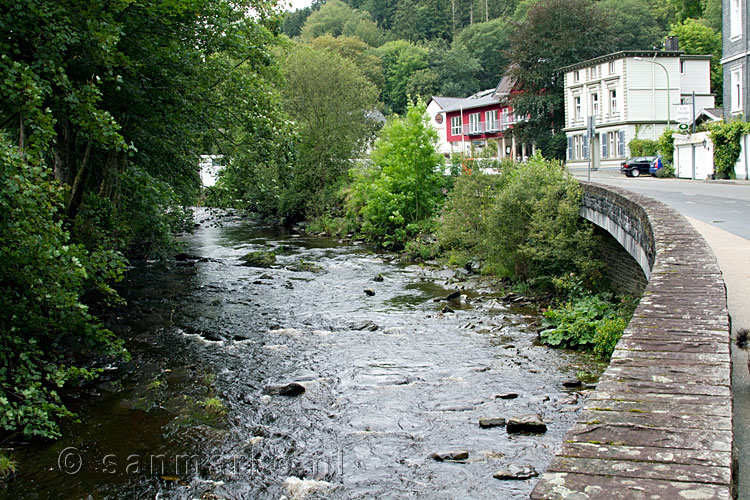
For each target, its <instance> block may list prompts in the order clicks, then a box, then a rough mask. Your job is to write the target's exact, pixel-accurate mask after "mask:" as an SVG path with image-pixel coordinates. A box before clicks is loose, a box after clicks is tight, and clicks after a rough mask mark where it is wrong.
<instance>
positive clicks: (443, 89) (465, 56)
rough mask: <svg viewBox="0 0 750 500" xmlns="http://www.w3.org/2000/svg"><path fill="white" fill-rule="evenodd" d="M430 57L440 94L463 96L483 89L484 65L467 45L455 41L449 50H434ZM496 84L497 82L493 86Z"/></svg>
mask: <svg viewBox="0 0 750 500" xmlns="http://www.w3.org/2000/svg"><path fill="white" fill-rule="evenodd" d="M430 58H431V59H432V61H433V67H434V68H435V71H436V73H437V75H438V78H439V82H440V85H439V89H440V95H444V96H458V97H463V96H468V95H471V94H473V93H475V92H478V91H479V90H481V88H480V86H479V85H480V83H479V77H480V76H481V75H482V74H483V71H482V65H481V64H480V63H479V61H478V60H477V59H476V58H474V57H472V55H471V53H470V52H469V51H468V50H467V49H466V47H464V46H462V45H461V44H459V43H453V45H452V46H451V48H450V49H448V50H438V51H433V52H432V53H431V55H430ZM495 85H497V82H495V83H493V84H492V85H491V86H492V87H494V86H495Z"/></svg>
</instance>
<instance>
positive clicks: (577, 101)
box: [573, 96, 581, 121]
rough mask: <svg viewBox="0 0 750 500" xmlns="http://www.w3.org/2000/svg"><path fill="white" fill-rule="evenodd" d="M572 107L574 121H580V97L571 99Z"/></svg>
mask: <svg viewBox="0 0 750 500" xmlns="http://www.w3.org/2000/svg"><path fill="white" fill-rule="evenodd" d="M573 105H574V107H575V114H574V115H573V116H575V120H576V121H578V120H580V119H581V96H576V97H574V98H573Z"/></svg>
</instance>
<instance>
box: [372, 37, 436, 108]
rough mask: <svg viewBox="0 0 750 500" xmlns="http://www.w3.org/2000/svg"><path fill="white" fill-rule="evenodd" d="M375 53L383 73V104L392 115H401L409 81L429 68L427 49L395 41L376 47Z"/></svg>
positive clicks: (402, 41)
mask: <svg viewBox="0 0 750 500" xmlns="http://www.w3.org/2000/svg"><path fill="white" fill-rule="evenodd" d="M375 53H376V54H377V55H378V57H380V59H381V60H382V61H383V71H384V72H385V86H384V88H383V94H382V99H383V103H384V104H385V106H386V108H387V109H389V110H391V111H393V112H394V113H403V112H404V111H406V103H407V92H408V89H409V88H410V79H411V78H412V77H414V76H415V75H416V74H417V72H419V71H420V70H426V69H429V67H430V58H429V55H430V52H429V49H427V48H426V47H422V46H418V45H416V44H414V43H412V42H408V41H406V40H395V41H392V42H388V43H386V44H384V45H383V46H381V47H378V48H377V50H376V51H375Z"/></svg>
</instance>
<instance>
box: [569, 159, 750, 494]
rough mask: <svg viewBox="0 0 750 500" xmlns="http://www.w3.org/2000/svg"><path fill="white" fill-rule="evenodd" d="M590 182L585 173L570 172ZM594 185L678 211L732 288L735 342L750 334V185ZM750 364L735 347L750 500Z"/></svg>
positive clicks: (738, 420)
mask: <svg viewBox="0 0 750 500" xmlns="http://www.w3.org/2000/svg"><path fill="white" fill-rule="evenodd" d="M570 171H571V173H572V174H573V175H575V176H576V177H578V178H579V179H587V178H588V177H589V173H588V171H587V170H586V169H570ZM591 181H592V182H597V183H600V184H606V185H610V186H618V187H621V188H624V189H628V190H630V191H634V192H637V193H640V194H644V195H646V196H650V197H651V198H655V199H657V200H660V201H662V202H664V203H665V204H667V205H669V206H671V207H673V208H674V209H676V210H677V211H678V212H680V213H681V214H683V215H684V216H685V217H687V219H688V220H689V221H690V222H691V223H692V224H693V226H694V227H695V228H696V229H697V230H698V232H699V233H701V234H702V235H703V237H704V239H705V240H706V242H707V243H708V244H709V245H710V246H711V248H712V250H713V251H714V254H715V255H716V259H717V261H718V263H719V267H720V268H721V271H722V274H723V276H724V282H725V283H726V287H727V307H728V309H729V314H730V315H731V316H732V337H733V338H736V334H737V330H739V329H741V328H748V329H750V181H742V180H740V181H723V180H722V181H693V180H685V179H657V178H654V177H650V176H641V177H637V178H630V177H625V175H623V174H620V173H619V169H603V170H599V171H596V172H591ZM749 370H750V364H748V353H747V352H746V351H743V350H742V349H739V348H738V347H737V346H736V345H735V344H734V342H733V343H732V399H733V407H734V422H733V425H734V445H735V457H736V460H737V463H738V471H737V473H736V476H735V478H736V480H737V498H738V499H750V372H749Z"/></svg>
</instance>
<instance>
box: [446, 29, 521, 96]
mask: <svg viewBox="0 0 750 500" xmlns="http://www.w3.org/2000/svg"><path fill="white" fill-rule="evenodd" d="M510 32H511V24H510V23H509V22H508V21H506V20H505V19H501V18H499V19H494V20H492V21H489V22H486V23H476V24H473V25H471V26H468V27H466V28H464V30H463V31H461V32H460V33H459V34H458V36H456V38H455V40H454V42H453V45H454V46H457V47H460V50H464V51H465V52H466V54H468V55H469V56H471V57H472V58H473V59H476V60H477V61H479V64H480V65H481V66H482V70H481V71H480V72H479V76H478V78H479V88H481V89H486V88H491V87H494V86H496V85H497V84H498V82H499V81H500V78H502V76H503V75H504V74H505V71H506V69H507V67H508V50H509V49H510V41H509V40H508V35H509V34H510ZM475 76H476V75H475ZM457 95H458V94H457Z"/></svg>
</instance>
